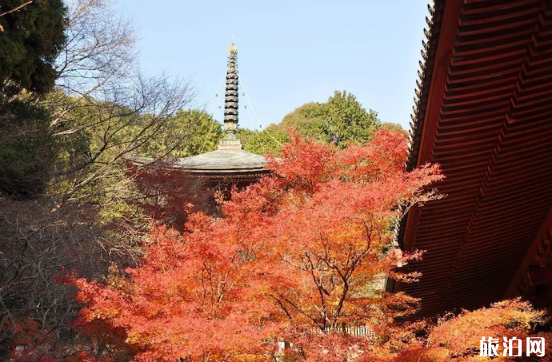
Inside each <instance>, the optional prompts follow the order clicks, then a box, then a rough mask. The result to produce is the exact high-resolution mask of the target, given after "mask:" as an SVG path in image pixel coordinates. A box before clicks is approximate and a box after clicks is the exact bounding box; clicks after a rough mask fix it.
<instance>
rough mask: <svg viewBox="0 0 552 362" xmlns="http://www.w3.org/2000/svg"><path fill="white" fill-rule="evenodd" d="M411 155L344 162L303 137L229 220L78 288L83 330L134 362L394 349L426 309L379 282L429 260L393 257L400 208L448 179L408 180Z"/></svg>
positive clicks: (346, 155)
mask: <svg viewBox="0 0 552 362" xmlns="http://www.w3.org/2000/svg"><path fill="white" fill-rule="evenodd" d="M406 149H407V144H406V137H405V134H404V133H403V132H396V131H395V132H393V131H389V130H385V129H383V130H380V131H378V132H377V133H376V134H375V135H374V138H373V140H372V141H371V142H370V143H368V144H367V145H365V146H351V147H349V148H347V149H345V150H338V149H336V148H335V147H333V146H332V145H325V144H319V143H316V142H314V141H310V140H305V139H302V138H300V137H298V136H297V135H293V137H292V142H290V143H289V144H288V145H286V147H285V149H284V151H283V153H282V156H281V160H278V161H277V160H271V161H270V162H269V168H270V169H271V171H272V173H271V176H270V177H266V178H264V179H262V180H261V181H260V182H259V183H258V184H255V185H253V186H251V187H249V188H247V189H246V190H243V191H240V192H237V191H236V192H234V193H233V195H232V198H231V200H229V201H226V202H225V203H224V204H223V205H222V212H223V215H224V217H223V218H212V217H208V216H206V215H205V214H201V213H200V214H194V215H191V216H190V221H189V222H188V224H187V227H186V230H187V231H186V232H184V233H183V234H179V233H177V232H175V231H173V230H167V229H165V228H163V227H161V228H159V229H158V230H156V231H155V232H154V233H153V234H152V237H151V242H150V243H149V245H147V246H146V256H145V257H144V259H143V260H142V263H141V265H140V266H139V267H137V268H132V269H126V270H124V271H114V272H113V273H112V274H111V275H110V276H109V278H108V280H107V281H106V282H105V283H99V282H95V281H86V280H84V279H74V280H73V283H74V284H75V285H77V286H78V287H79V289H80V291H79V293H78V299H79V300H80V301H81V302H83V303H84V304H85V305H86V307H85V308H83V309H82V312H81V316H80V322H81V324H84V325H86V324H90V323H95V322H98V321H102V323H103V324H105V325H106V326H108V327H109V328H113V329H116V330H119V331H120V330H123V331H124V332H125V333H126V339H125V343H126V344H127V345H128V346H130V348H132V350H133V351H134V353H135V360H136V361H153V360H156V361H158V360H166V361H175V360H178V359H179V358H180V359H184V360H186V359H188V360H198V361H200V360H201V361H211V360H212V361H218V360H236V361H238V360H271V359H273V358H275V356H276V355H278V354H279V353H287V354H288V355H293V358H303V359H307V360H313V361H314V360H324V361H331V360H336V361H337V360H339V361H341V360H343V358H347V356H359V355H363V354H368V353H372V352H373V351H374V348H373V345H374V342H373V341H372V340H371V339H370V338H366V337H362V338H361V337H355V336H353V335H352V334H347V333H344V331H346V330H348V328H355V327H358V326H363V327H365V328H367V329H368V330H370V331H372V332H374V335H375V336H378V337H377V338H386V339H387V340H390V339H391V338H390V337H389V336H388V334H389V333H388V329H389V328H391V327H392V325H393V324H394V323H395V322H394V321H395V317H397V316H400V315H401V314H405V313H408V312H409V311H412V309H413V308H414V307H415V301H414V300H412V299H411V298H409V297H407V296H405V295H402V294H392V295H388V294H386V293H384V292H381V291H379V289H380V288H378V283H380V282H381V280H382V279H383V278H385V277H386V276H387V275H388V273H389V271H390V270H391V269H392V268H394V267H395V266H396V265H398V264H399V263H403V264H404V263H406V262H408V260H411V259H413V258H419V257H420V253H413V254H403V255H401V254H400V253H398V252H396V250H395V249H394V248H393V245H392V240H393V226H394V223H395V221H396V219H397V218H399V217H400V216H401V214H400V211H399V208H398V206H399V205H403V206H406V207H407V208H408V206H411V205H413V204H416V203H423V202H425V201H427V200H430V199H432V198H433V197H434V194H433V193H432V192H427V191H425V189H424V187H426V186H427V185H429V184H431V183H433V182H436V181H438V180H440V179H441V178H442V177H443V176H442V175H441V174H440V172H439V169H438V167H437V166H425V167H422V168H420V169H417V170H414V171H412V172H405V171H404V168H403V164H404V160H405V157H406ZM395 277H397V278H402V279H403V280H409V279H415V277H416V275H410V276H406V275H399V274H396V275H395ZM278 341H280V342H284V341H285V342H287V343H289V344H290V345H291V346H292V348H288V349H287V350H285V351H279V350H278V349H277V348H276V347H277V346H278V343H276V342H278ZM288 358H291V356H288Z"/></svg>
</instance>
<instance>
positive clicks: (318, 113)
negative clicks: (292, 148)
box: [279, 102, 329, 142]
mask: <svg viewBox="0 0 552 362" xmlns="http://www.w3.org/2000/svg"><path fill="white" fill-rule="evenodd" d="M324 119H325V104H321V103H314V102H311V103H305V104H303V105H302V106H301V107H299V108H296V109H295V110H294V111H293V112H291V113H288V114H287V115H286V116H285V117H284V119H282V122H281V123H280V125H279V126H280V127H284V128H285V129H289V128H295V129H296V130H297V131H298V132H299V134H300V135H301V136H303V137H309V138H310V137H314V138H316V139H320V140H324V141H326V142H327V141H328V140H329V137H327V134H326V133H325V132H324Z"/></svg>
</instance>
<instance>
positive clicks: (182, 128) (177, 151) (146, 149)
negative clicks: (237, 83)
mask: <svg viewBox="0 0 552 362" xmlns="http://www.w3.org/2000/svg"><path fill="white" fill-rule="evenodd" d="M137 129H140V127H137ZM222 135H223V132H222V126H221V124H220V123H218V122H217V121H215V119H214V118H213V117H212V116H211V115H210V114H208V113H205V112H203V111H198V110H182V109H180V110H178V112H177V113H176V114H175V115H174V116H172V117H169V119H168V120H167V123H166V125H165V126H164V127H163V129H162V130H160V131H159V132H158V133H157V134H156V135H155V137H152V138H151V139H150V140H148V142H146V143H145V144H144V145H143V146H141V147H140V148H138V149H137V151H136V153H137V154H139V155H140V156H146V157H162V156H168V157H187V156H193V155H198V154H201V153H204V152H209V151H214V150H215V149H216V148H217V145H218V141H219V140H220V138H221V137H222Z"/></svg>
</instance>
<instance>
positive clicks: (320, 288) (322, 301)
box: [305, 251, 329, 328]
mask: <svg viewBox="0 0 552 362" xmlns="http://www.w3.org/2000/svg"><path fill="white" fill-rule="evenodd" d="M305 257H306V258H307V260H308V262H309V264H310V273H311V276H312V280H313V282H314V284H315V285H316V288H317V289H318V294H319V295H320V304H321V305H322V310H323V313H322V318H323V321H324V323H323V326H324V328H326V321H327V319H328V310H327V308H326V300H325V298H324V294H325V293H328V292H327V291H326V290H325V289H324V287H323V286H322V285H321V284H320V283H319V282H318V281H317V280H316V275H315V274H314V264H313V262H312V259H311V258H310V255H309V253H308V252H307V251H305ZM328 295H329V293H328Z"/></svg>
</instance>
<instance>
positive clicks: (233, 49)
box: [228, 43, 238, 56]
mask: <svg viewBox="0 0 552 362" xmlns="http://www.w3.org/2000/svg"><path fill="white" fill-rule="evenodd" d="M228 52H230V55H231V56H232V55H234V54H236V53H237V52H238V47H237V46H236V45H235V44H234V43H232V45H230V46H229V47H228Z"/></svg>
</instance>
